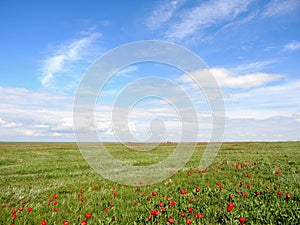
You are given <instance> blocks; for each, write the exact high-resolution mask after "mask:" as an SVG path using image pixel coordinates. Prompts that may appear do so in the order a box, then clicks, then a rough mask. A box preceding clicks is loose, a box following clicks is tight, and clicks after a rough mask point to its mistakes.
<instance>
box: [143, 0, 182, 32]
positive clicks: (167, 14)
mask: <svg viewBox="0 0 300 225" xmlns="http://www.w3.org/2000/svg"><path fill="white" fill-rule="evenodd" d="M183 2H184V1H182V0H181V1H178V0H177V1H167V2H166V3H164V4H162V5H160V6H159V7H157V8H156V9H154V10H153V11H152V12H151V16H150V17H149V18H148V19H147V21H146V26H147V28H148V29H151V30H154V29H158V28H160V27H161V26H162V25H163V24H164V23H166V22H167V21H168V20H169V19H171V17H172V16H173V14H174V12H175V11H176V9H177V8H178V7H179V5H181V4H182V3H183Z"/></svg>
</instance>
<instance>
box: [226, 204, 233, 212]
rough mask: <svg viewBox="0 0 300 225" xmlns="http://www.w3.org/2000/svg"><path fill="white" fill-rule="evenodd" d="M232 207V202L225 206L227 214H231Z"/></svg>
mask: <svg viewBox="0 0 300 225" xmlns="http://www.w3.org/2000/svg"><path fill="white" fill-rule="evenodd" d="M233 207H234V202H229V203H228V205H227V212H231V211H232V209H233Z"/></svg>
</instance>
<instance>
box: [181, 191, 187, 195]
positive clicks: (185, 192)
mask: <svg viewBox="0 0 300 225" xmlns="http://www.w3.org/2000/svg"><path fill="white" fill-rule="evenodd" d="M180 193H181V194H183V195H186V194H187V193H188V191H187V190H181V191H180Z"/></svg>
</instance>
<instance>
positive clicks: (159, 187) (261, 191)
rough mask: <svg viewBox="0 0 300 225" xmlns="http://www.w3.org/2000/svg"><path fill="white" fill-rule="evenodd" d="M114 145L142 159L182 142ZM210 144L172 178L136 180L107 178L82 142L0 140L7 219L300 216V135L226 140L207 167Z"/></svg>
mask: <svg viewBox="0 0 300 225" xmlns="http://www.w3.org/2000/svg"><path fill="white" fill-rule="evenodd" d="M106 146H107V148H108V149H109V150H110V152H111V154H112V155H114V156H115V157H117V158H118V159H119V160H122V161H124V162H126V163H129V164H132V165H139V166H140V165H149V164H153V163H156V162H159V161H161V160H162V159H164V158H166V157H167V156H168V155H169V154H170V153H171V152H172V150H173V149H174V147H175V146H176V144H175V143H168V144H161V145H160V146H159V147H158V148H157V149H155V150H152V151H148V152H137V151H129V150H128V149H126V148H124V147H123V146H121V145H120V144H114V143H110V144H109V143H108V144H106ZM204 148H205V144H198V147H197V151H196V152H195V154H194V155H193V157H192V158H191V160H190V161H189V163H188V164H187V165H186V167H185V168H183V169H182V170H181V171H180V172H178V173H177V174H176V175H175V176H173V177H171V178H170V180H169V181H168V180H167V181H165V182H162V183H158V184H154V185H150V186H142V187H131V186H125V185H118V184H115V183H113V182H111V181H108V180H104V179H103V178H101V177H100V176H99V175H98V174H96V173H95V172H94V171H93V170H92V169H91V168H90V167H89V166H88V164H87V163H86V162H85V160H84V159H83V158H82V156H81V153H80V151H79V150H78V148H77V146H76V144H74V143H0V153H1V155H0V173H1V176H0V204H1V207H2V209H1V211H0V224H1V225H2V224H3V225H5V224H16V225H17V224H18V225H19V224H35V225H37V224H55V225H58V224H61V225H63V224H64V225H67V224H164V225H165V224H300V143H298V142H280V143H277V142H272V143H252V142H251V143H224V144H223V145H222V148H221V150H220V151H219V154H218V156H217V157H216V159H215V161H214V163H213V164H212V165H211V166H210V167H208V168H207V169H206V170H205V171H202V170H199V169H198V168H197V165H198V164H199V162H200V159H201V155H202V153H203V149H204ZM233 202H234V203H233ZM14 210H15V211H16V212H15V211H14ZM244 220H245V221H244Z"/></svg>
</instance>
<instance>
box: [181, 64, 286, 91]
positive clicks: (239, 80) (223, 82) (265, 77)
mask: <svg viewBox="0 0 300 225" xmlns="http://www.w3.org/2000/svg"><path fill="white" fill-rule="evenodd" d="M192 74H193V76H195V77H197V78H198V79H199V80H200V81H201V82H203V85H209V83H208V82H210V80H209V79H208V77H207V76H208V75H209V74H212V75H213V76H214V78H215V80H216V81H217V84H218V85H219V86H220V87H225V88H242V89H243V88H254V87H260V86H263V85H265V84H267V83H270V82H272V81H276V80H279V79H281V78H283V77H284V76H283V75H281V74H268V73H262V72H257V73H249V74H243V75H236V74H235V73H234V72H233V71H232V70H229V69H226V68H211V69H209V71H207V70H200V71H194V72H192ZM179 81H182V82H186V83H187V82H191V81H192V80H191V79H190V78H189V77H187V76H186V75H183V76H181V77H180V78H179ZM205 82H206V83H205Z"/></svg>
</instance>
